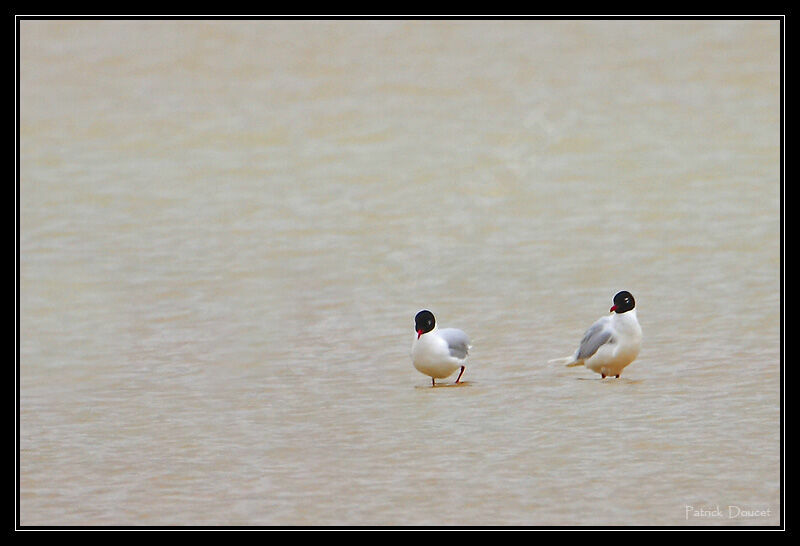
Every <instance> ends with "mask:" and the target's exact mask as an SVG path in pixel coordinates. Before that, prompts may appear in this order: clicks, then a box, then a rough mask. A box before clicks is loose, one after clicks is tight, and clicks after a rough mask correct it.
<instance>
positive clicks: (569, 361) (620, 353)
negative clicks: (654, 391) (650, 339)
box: [549, 290, 642, 378]
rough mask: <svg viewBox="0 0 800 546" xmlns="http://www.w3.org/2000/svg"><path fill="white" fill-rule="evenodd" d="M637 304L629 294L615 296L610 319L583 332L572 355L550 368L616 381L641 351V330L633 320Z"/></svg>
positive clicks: (603, 320)
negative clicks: (580, 369)
mask: <svg viewBox="0 0 800 546" xmlns="http://www.w3.org/2000/svg"><path fill="white" fill-rule="evenodd" d="M635 306H636V302H635V301H634V299H633V296H632V295H631V293H630V292H626V291H624V290H623V291H622V292H619V293H618V294H617V295H616V296H614V305H613V307H611V309H610V313H611V314H610V315H607V316H605V317H602V318H601V319H599V320H598V321H597V322H595V323H594V324H592V326H591V328H589V329H588V330H586V333H585V334H584V335H583V339H582V340H581V344H580V346H579V347H578V350H577V351H575V354H573V355H572V356H568V357H566V358H557V359H555V360H551V361H550V362H549V363H550V364H564V365H566V366H567V367H572V366H581V365H583V366H586V367H587V368H588V369H590V370H592V371H593V372H597V373H599V374H600V375H601V377H603V378H605V377H606V376H607V375H613V376H615V377H619V376H620V374H621V373H622V369H623V368H624V367H625V366H627V365H628V364H630V363H631V362H633V361H634V360H635V359H636V357H637V356H638V355H639V350H640V349H641V347H642V327H641V326H639V321H638V320H637V319H636V309H634V307H635Z"/></svg>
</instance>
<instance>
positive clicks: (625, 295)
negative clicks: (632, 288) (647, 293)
mask: <svg viewBox="0 0 800 546" xmlns="http://www.w3.org/2000/svg"><path fill="white" fill-rule="evenodd" d="M634 307H636V302H635V301H634V300H633V296H632V295H631V293H630V292H626V291H625V290H623V291H622V292H618V293H617V295H616V296H614V306H613V307H611V309H609V311H616V312H617V313H625V312H626V311H630V310H631V309H633V308H634Z"/></svg>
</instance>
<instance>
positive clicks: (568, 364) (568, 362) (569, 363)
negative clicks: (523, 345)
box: [547, 356, 583, 368]
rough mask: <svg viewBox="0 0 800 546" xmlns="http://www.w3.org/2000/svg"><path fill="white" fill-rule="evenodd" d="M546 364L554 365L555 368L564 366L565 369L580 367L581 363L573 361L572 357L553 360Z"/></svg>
mask: <svg viewBox="0 0 800 546" xmlns="http://www.w3.org/2000/svg"><path fill="white" fill-rule="evenodd" d="M547 363H548V364H555V365H557V366H566V367H567V368H571V367H572V366H581V365H582V364H583V362H581V361H577V362H576V361H575V357H572V356H565V357H564V358H555V359H553V360H548V361H547Z"/></svg>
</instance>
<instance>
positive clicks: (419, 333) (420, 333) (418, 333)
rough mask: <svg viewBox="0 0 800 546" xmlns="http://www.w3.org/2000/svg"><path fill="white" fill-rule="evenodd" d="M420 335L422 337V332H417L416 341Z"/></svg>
mask: <svg viewBox="0 0 800 546" xmlns="http://www.w3.org/2000/svg"><path fill="white" fill-rule="evenodd" d="M421 335H422V330H417V339H419V336H421Z"/></svg>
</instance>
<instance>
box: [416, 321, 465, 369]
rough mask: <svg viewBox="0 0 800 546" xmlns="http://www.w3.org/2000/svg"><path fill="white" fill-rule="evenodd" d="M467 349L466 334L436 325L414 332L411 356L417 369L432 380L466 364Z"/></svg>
mask: <svg viewBox="0 0 800 546" xmlns="http://www.w3.org/2000/svg"><path fill="white" fill-rule="evenodd" d="M469 349H470V344H469V337H468V336H467V334H465V333H464V332H462V331H461V330H458V329H456V328H442V329H439V327H438V326H436V327H434V329H433V330H431V331H430V332H426V333H424V334H422V335H417V334H416V333H415V334H414V343H413V344H412V345H411V357H412V359H413V361H414V367H415V368H416V369H417V370H419V371H420V372H422V373H424V374H425V375H427V376H429V377H431V378H432V379H434V380H436V379H444V378H445V377H449V376H451V375H453V373H454V372H455V371H456V370H458V369H460V368H461V367H462V366H464V365H465V364H466V362H467V355H468V354H469Z"/></svg>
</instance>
